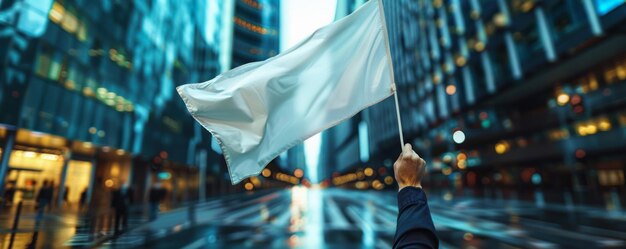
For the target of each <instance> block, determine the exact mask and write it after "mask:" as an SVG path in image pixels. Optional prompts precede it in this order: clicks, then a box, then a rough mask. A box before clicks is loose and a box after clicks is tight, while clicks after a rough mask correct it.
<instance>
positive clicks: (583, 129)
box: [576, 125, 588, 136]
mask: <svg viewBox="0 0 626 249" xmlns="http://www.w3.org/2000/svg"><path fill="white" fill-rule="evenodd" d="M576 132H578V135H580V136H587V135H588V134H587V128H586V127H585V126H584V125H578V127H576Z"/></svg>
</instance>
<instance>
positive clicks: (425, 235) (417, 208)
mask: <svg viewBox="0 0 626 249" xmlns="http://www.w3.org/2000/svg"><path fill="white" fill-rule="evenodd" d="M398 209H399V213H398V224H397V226H396V235H395V237H394V239H393V241H394V242H393V248H439V239H438V238H437V235H436V234H435V226H434V225H433V219H432V218H431V216H430V209H428V201H427V200H426V194H425V193H424V191H422V189H420V188H415V187H405V188H403V189H402V190H401V191H400V192H399V193H398Z"/></svg>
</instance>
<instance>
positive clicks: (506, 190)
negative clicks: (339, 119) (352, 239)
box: [325, 0, 626, 207]
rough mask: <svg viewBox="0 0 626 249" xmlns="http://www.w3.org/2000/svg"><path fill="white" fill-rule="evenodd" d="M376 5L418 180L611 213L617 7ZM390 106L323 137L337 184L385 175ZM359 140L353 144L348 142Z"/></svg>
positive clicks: (618, 61)
mask: <svg viewBox="0 0 626 249" xmlns="http://www.w3.org/2000/svg"><path fill="white" fill-rule="evenodd" d="M384 3H385V14H386V18H387V24H388V30H389V36H390V37H389V38H390V43H391V52H392V57H393V64H394V70H395V79H396V83H397V86H398V97H399V100H400V101H399V102H400V112H401V116H402V124H403V133H404V138H405V140H406V142H411V143H412V144H413V145H414V148H416V150H417V152H418V153H419V154H420V155H421V156H423V157H424V158H425V159H426V160H427V161H428V162H429V163H430V166H431V177H430V184H432V185H434V186H437V187H438V188H437V189H440V190H443V191H444V192H445V191H450V192H453V191H455V190H459V189H461V190H467V191H470V192H474V193H475V194H478V195H484V196H486V197H494V196H500V197H502V196H504V197H512V198H513V197H518V198H528V199H531V200H532V199H533V198H538V195H537V194H536V193H537V192H536V191H540V192H542V191H543V192H545V195H543V194H542V195H540V196H543V197H545V198H547V199H550V200H552V201H556V202H563V203H566V204H567V203H585V204H587V203H589V204H599V203H604V204H607V205H608V206H614V207H618V206H619V205H618V204H619V202H620V198H616V197H618V196H623V195H624V193H625V189H624V170H625V165H626V157H624V155H626V153H625V152H626V151H624V148H626V144H625V142H624V141H626V138H625V137H624V134H626V133H624V130H625V129H626V122H625V121H626V119H625V118H626V113H625V112H624V108H625V106H624V102H623V101H622V100H621V99H622V97H620V96H623V93H624V92H623V91H624V89H626V88H625V87H626V84H625V83H626V81H625V80H626V64H625V63H626V47H625V46H624V45H623V44H626V43H625V42H626V40H624V37H623V35H622V34H623V32H624V24H625V23H626V5H624V2H623V1H592V0H582V1H533V0H519V1H505V0H490V1H480V0H447V1H445V0H438V1H390V0H389V1H384ZM395 108H396V107H395V105H394V102H393V100H388V101H385V102H383V103H381V104H379V105H376V106H374V107H372V108H369V109H368V110H366V111H364V112H362V114H361V115H360V116H357V117H356V118H354V119H353V120H352V121H351V123H349V124H346V125H344V126H346V127H341V126H339V127H337V128H335V129H333V131H331V132H334V133H335V134H334V135H332V137H333V139H334V140H337V139H338V138H339V139H340V141H330V140H329V141H328V142H327V143H328V144H330V145H329V146H331V147H330V148H325V150H327V151H332V152H334V155H335V157H332V158H330V159H329V160H330V162H331V163H332V164H331V165H335V167H336V168H337V169H338V170H337V171H338V173H339V174H341V175H343V174H347V173H351V172H357V173H358V172H362V171H363V169H364V168H366V167H374V169H376V168H386V171H387V172H388V171H389V170H390V169H391V167H390V166H391V163H392V162H393V160H395V157H396V156H397V154H398V153H399V151H400V148H399V134H398V129H397V122H396V115H395ZM365 124H366V125H365ZM364 125H365V127H366V128H365V129H359V127H362V126H364ZM340 130H341V131H340ZM359 130H365V131H367V133H366V134H367V136H366V139H361V140H366V141H367V142H368V144H367V146H366V147H364V146H357V145H358V144H359V142H358V141H359V138H360V137H363V134H361V133H359ZM337 133H339V134H337ZM345 134H347V135H345ZM343 137H346V138H345V140H341V139H343ZM331 140H332V139H331ZM363 148H365V150H367V151H368V152H369V153H362V152H363V150H364V149H363ZM360 154H370V155H369V156H367V157H365V158H367V159H368V160H356V159H358V158H359V155H360ZM347 155H349V158H351V159H350V160H351V161H349V162H343V161H345V160H348V159H346V158H345V157H346V156H347ZM342 160H343V161H342ZM345 163H348V165H346V164H345ZM383 171H384V170H383ZM326 176H327V177H329V178H328V179H333V178H334V177H332V175H331V174H326ZM376 177H379V178H380V179H382V177H383V175H381V176H376ZM376 177H374V178H372V179H378V178H376ZM346 184H348V183H346ZM353 184H354V182H353V181H351V182H349V184H348V185H344V186H354V185H353ZM390 186H391V185H390ZM543 197H542V198H543ZM621 202H622V205H621V206H623V205H624V204H623V202H624V200H623V198H622V200H621Z"/></svg>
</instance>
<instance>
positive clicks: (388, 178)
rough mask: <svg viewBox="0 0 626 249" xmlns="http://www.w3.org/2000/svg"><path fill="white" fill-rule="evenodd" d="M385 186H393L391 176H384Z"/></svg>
mask: <svg viewBox="0 0 626 249" xmlns="http://www.w3.org/2000/svg"><path fill="white" fill-rule="evenodd" d="M385 184H387V185H391V184H393V177H391V176H386V177H385Z"/></svg>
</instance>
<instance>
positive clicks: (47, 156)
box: [40, 153, 59, 161]
mask: <svg viewBox="0 0 626 249" xmlns="http://www.w3.org/2000/svg"><path fill="white" fill-rule="evenodd" d="M40 157H41V159H44V160H49V161H56V160H58V159H59V156H58V155H55V154H47V153H44V154H41V156H40Z"/></svg>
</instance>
